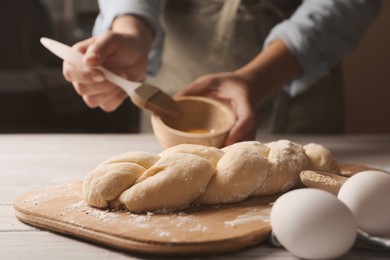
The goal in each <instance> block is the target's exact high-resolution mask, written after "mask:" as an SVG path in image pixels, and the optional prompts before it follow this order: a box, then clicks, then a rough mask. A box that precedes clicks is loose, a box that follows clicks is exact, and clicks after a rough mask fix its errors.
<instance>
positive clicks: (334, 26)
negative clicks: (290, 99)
mask: <svg viewBox="0 0 390 260" xmlns="http://www.w3.org/2000/svg"><path fill="white" fill-rule="evenodd" d="M381 4H382V1H381V0H304V1H303V2H302V4H301V6H300V7H298V9H297V10H296V11H295V13H294V14H293V15H292V16H291V17H290V19H288V20H286V21H284V22H282V23H280V24H278V25H277V26H275V27H274V28H273V29H272V31H271V32H270V34H269V35H268V37H267V39H266V41H265V44H264V48H266V47H267V46H268V45H269V44H270V43H271V42H272V41H274V40H276V39H281V40H283V41H284V42H285V44H286V45H287V47H288V48H289V50H290V51H291V52H292V53H293V55H294V56H295V57H296V58H297V60H298V62H299V63H300V65H301V66H302V69H303V74H302V75H301V76H300V77H299V78H297V79H295V80H294V81H293V82H291V83H290V84H289V85H288V86H285V90H286V91H287V92H288V93H289V94H290V95H291V96H296V95H299V94H300V93H302V92H304V91H305V90H307V89H308V88H309V87H310V85H311V84H312V83H313V82H314V81H315V80H316V79H318V78H319V77H321V76H323V75H325V74H326V73H328V71H329V70H330V69H331V68H332V67H333V66H334V65H335V64H336V63H337V62H338V61H340V60H341V59H342V57H344V56H345V55H346V54H347V53H349V52H350V51H352V50H353V49H354V48H355V47H356V46H357V45H358V43H359V40H360V39H361V38H362V36H363V34H364V32H365V31H366V30H367V28H368V27H369V25H370V24H371V22H372V21H373V20H374V19H375V17H376V16H377V15H378V13H379V11H380V9H381Z"/></svg>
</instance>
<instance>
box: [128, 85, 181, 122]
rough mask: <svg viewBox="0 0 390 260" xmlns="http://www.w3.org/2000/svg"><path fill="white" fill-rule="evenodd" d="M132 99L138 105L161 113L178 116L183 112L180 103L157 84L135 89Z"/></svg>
mask: <svg viewBox="0 0 390 260" xmlns="http://www.w3.org/2000/svg"><path fill="white" fill-rule="evenodd" d="M131 99H132V101H133V103H134V104H136V105H137V106H138V107H141V108H146V109H148V110H150V111H152V112H154V113H156V114H159V115H165V116H174V117H176V116H178V115H180V112H181V107H180V105H179V104H178V103H177V102H176V101H175V100H174V99H173V98H172V97H171V96H169V95H168V94H166V93H165V92H163V91H161V90H160V89H159V88H157V87H155V86H151V85H147V84H143V85H141V86H140V87H138V88H137V89H136V90H135V91H134V95H132V97H131Z"/></svg>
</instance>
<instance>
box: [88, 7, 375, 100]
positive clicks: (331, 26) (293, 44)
mask: <svg viewBox="0 0 390 260" xmlns="http://www.w3.org/2000/svg"><path fill="white" fill-rule="evenodd" d="M381 4H382V1H381V0H304V1H303V2H302V4H301V5H300V6H299V7H298V8H297V10H296V11H295V13H294V14H293V15H292V16H291V17H290V18H289V19H287V20H285V21H283V22H281V23H280V24H278V25H277V26H275V27H274V28H273V29H272V30H271V32H270V34H269V35H268V37H267V38H266V40H265V44H264V48H267V46H268V45H269V44H270V43H271V42H272V41H274V40H276V39H281V40H283V41H284V42H285V44H286V45H287V47H288V48H289V50H290V51H291V52H292V53H293V54H294V56H295V57H296V58H297V60H298V62H299V63H300V65H301V67H302V69H303V74H302V75H301V76H300V77H299V78H296V79H295V80H293V81H292V82H290V84H289V85H288V86H286V87H285V90H286V91H287V92H288V93H289V94H290V95H291V96H296V95H298V94H299V93H302V92H303V91H305V90H306V89H308V88H309V87H310V85H311V84H312V83H313V82H314V81H315V80H316V79H318V78H319V77H321V76H323V75H325V74H326V73H328V71H329V70H330V69H331V68H332V67H333V66H334V65H335V64H336V63H337V62H338V61H340V60H341V59H342V58H343V57H344V56H345V55H346V54H348V53H349V52H351V51H352V50H353V49H354V48H356V46H357V45H358V43H359V41H360V39H361V38H362V36H363V34H364V32H365V31H366V30H367V28H368V27H369V25H370V24H371V23H372V21H373V20H374V19H375V17H376V16H377V15H378V13H379V11H380V9H381ZM99 6H100V14H99V16H98V18H97V19H96V22H95V26H94V31H93V33H94V35H97V34H100V33H102V32H104V31H107V30H109V29H110V27H111V24H112V21H113V20H114V19H115V18H116V17H117V16H120V15H123V14H132V15H136V16H139V17H140V18H142V19H144V20H145V21H146V22H147V23H148V24H149V26H150V27H151V28H152V30H153V35H154V38H153V45H152V49H151V51H150V53H149V67H148V72H149V73H151V74H154V73H156V72H157V71H158V67H159V65H160V60H161V54H162V47H163V39H164V31H163V29H162V27H161V25H160V22H159V14H160V9H161V1H159V0H115V1H112V0H111V1H110V0H99Z"/></svg>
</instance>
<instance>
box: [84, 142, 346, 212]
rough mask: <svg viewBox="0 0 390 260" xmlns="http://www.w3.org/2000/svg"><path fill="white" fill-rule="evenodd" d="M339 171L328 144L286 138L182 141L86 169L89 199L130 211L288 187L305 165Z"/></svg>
mask: <svg viewBox="0 0 390 260" xmlns="http://www.w3.org/2000/svg"><path fill="white" fill-rule="evenodd" d="M307 169H311V170H321V171H323V170H327V171H328V172H329V171H330V172H333V173H337V172H338V171H339V169H338V165H337V162H336V161H335V159H334V158H333V156H332V154H331V153H330V152H329V150H327V149H326V148H325V147H323V146H321V145H318V144H308V145H305V146H302V145H299V144H297V143H294V142H291V141H288V140H278V141H275V142H271V143H265V144H264V143H260V142H257V141H247V142H240V143H236V144H233V145H230V146H228V147H225V148H223V149H217V148H214V147H208V146H203V145H194V144H182V145H178V146H175V147H171V148H168V149H166V150H165V151H163V152H161V153H160V154H159V155H155V154H152V153H147V152H128V153H124V154H120V155H118V156H115V157H112V158H110V159H108V160H106V161H104V162H103V163H102V164H100V165H99V166H98V167H97V168H96V169H94V170H93V171H91V172H90V173H88V175H87V176H86V178H85V180H84V183H83V197H84V199H85V200H86V202H87V203H88V204H89V205H91V206H94V207H98V208H116V209H125V210H129V211H131V212H145V211H164V210H174V209H179V208H184V207H188V206H189V205H191V204H220V203H233V202H239V201H242V200H244V199H246V198H248V197H250V196H264V195H271V194H276V193H281V192H286V191H287V190H289V189H291V188H292V187H294V186H296V185H297V184H299V183H300V180H299V173H300V172H301V171H302V170H307Z"/></svg>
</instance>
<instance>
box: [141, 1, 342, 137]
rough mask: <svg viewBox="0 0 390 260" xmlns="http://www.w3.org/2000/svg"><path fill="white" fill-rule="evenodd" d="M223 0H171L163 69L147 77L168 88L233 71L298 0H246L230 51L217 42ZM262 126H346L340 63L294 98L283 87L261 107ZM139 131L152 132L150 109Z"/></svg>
mask: <svg viewBox="0 0 390 260" xmlns="http://www.w3.org/2000/svg"><path fill="white" fill-rule="evenodd" d="M224 2H225V1H224V0H181V1H177V0H176V1H175V0H167V1H166V3H165V6H164V9H163V14H162V24H163V28H164V30H165V33H166V38H165V43H164V52H163V57H162V64H161V68H160V71H159V72H158V74H157V75H155V76H149V77H148V78H147V82H149V83H150V84H154V85H157V86H159V87H161V88H162V89H163V90H164V91H166V92H167V93H169V94H172V95H173V94H175V93H176V92H177V91H178V90H179V89H180V88H182V87H184V86H186V85H187V84H188V83H190V82H192V81H194V80H195V79H197V78H198V77H200V76H202V75H205V74H210V73H218V72H223V71H233V70H236V69H237V68H239V67H242V66H243V65H245V64H247V63H248V62H249V61H251V60H252V59H253V58H254V57H255V56H256V55H257V54H258V53H259V52H260V51H261V50H262V47H263V43H264V40H265V38H266V37H267V35H268V34H269V32H270V30H271V29H272V28H273V27H274V26H275V25H276V24H278V23H280V22H281V21H283V20H284V19H287V18H289V17H290V15H291V14H292V13H294V11H295V10H296V8H297V7H298V6H299V5H300V4H301V1H300V0H290V1H286V0H242V1H241V3H240V6H239V8H238V10H237V14H236V17H235V30H234V33H233V36H232V37H231V41H229V44H228V51H225V52H223V51H219V50H218V49H215V48H213V35H214V33H215V30H216V26H217V22H218V19H219V14H220V11H221V9H222V7H223V4H224ZM258 113H259V115H258V116H259V122H260V125H259V128H261V129H262V130H263V131H268V132H270V133H278V134H279V133H312V134H319V133H322V134H323V133H340V132H342V130H343V122H344V109H343V89H342V85H341V73H340V69H339V67H336V68H335V69H333V70H332V72H331V73H329V75H327V76H325V77H323V78H321V79H320V80H318V81H317V82H316V83H315V84H314V85H313V86H312V87H311V88H310V89H309V90H308V91H306V92H305V93H303V94H301V95H300V96H298V97H295V98H291V97H289V96H288V94H286V93H285V92H284V91H282V90H281V91H279V92H278V93H276V94H275V95H274V96H273V97H271V98H270V99H269V100H268V102H266V103H265V104H264V105H262V106H261V107H260V108H259V111H258ZM141 131H144V132H149V131H151V127H150V114H149V113H147V112H146V114H145V115H144V116H143V120H142V124H141Z"/></svg>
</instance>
